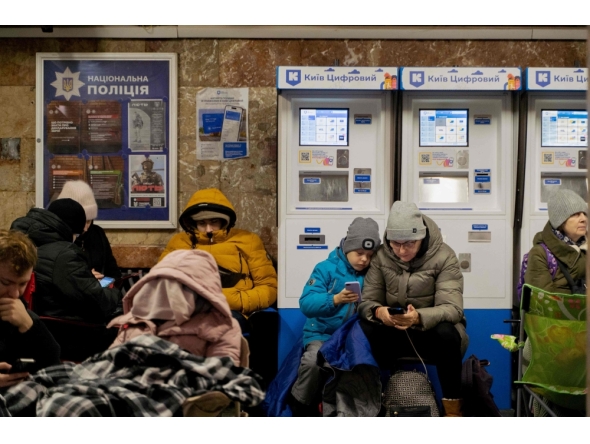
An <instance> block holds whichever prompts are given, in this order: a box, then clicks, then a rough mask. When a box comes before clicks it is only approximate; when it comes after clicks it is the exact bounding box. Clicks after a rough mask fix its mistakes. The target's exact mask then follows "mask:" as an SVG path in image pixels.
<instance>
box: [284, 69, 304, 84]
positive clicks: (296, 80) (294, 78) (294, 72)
mask: <svg viewBox="0 0 590 444" xmlns="http://www.w3.org/2000/svg"><path fill="white" fill-rule="evenodd" d="M286 76H287V83H288V84H289V85H291V86H295V85H299V84H300V83H301V70H300V69H288V70H287V72H286Z"/></svg>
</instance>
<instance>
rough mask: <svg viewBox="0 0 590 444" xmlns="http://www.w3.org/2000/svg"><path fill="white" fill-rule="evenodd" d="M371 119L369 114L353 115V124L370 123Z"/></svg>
mask: <svg viewBox="0 0 590 444" xmlns="http://www.w3.org/2000/svg"><path fill="white" fill-rule="evenodd" d="M372 121H373V119H372V117H371V116H357V115H355V116H354V123H355V125H370V124H371V122H372Z"/></svg>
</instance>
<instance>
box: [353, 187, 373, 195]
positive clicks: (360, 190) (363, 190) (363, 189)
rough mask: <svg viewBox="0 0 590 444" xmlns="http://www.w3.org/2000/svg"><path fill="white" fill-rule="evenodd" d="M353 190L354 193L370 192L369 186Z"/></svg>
mask: <svg viewBox="0 0 590 444" xmlns="http://www.w3.org/2000/svg"><path fill="white" fill-rule="evenodd" d="M354 192H355V193H356V194H371V189H370V188H355V189H354Z"/></svg>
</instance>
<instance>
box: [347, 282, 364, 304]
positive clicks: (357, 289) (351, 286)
mask: <svg viewBox="0 0 590 444" xmlns="http://www.w3.org/2000/svg"><path fill="white" fill-rule="evenodd" d="M344 288H345V289H346V290H348V291H350V292H352V293H354V294H356V295H358V299H357V300H358V302H361V301H362V300H363V298H362V294H361V284H360V283H359V282H357V281H351V282H346V283H345V284H344Z"/></svg>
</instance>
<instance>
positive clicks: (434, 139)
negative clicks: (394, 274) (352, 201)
mask: <svg viewBox="0 0 590 444" xmlns="http://www.w3.org/2000/svg"><path fill="white" fill-rule="evenodd" d="M402 125H403V129H402V133H403V142H402V163H403V165H402V181H401V183H402V193H401V196H402V200H406V201H411V202H415V203H416V204H417V205H418V208H420V210H421V211H422V212H423V213H424V214H426V215H427V216H429V217H430V218H432V219H433V220H434V221H435V222H436V223H437V224H438V225H439V227H440V228H441V232H442V234H443V237H444V239H445V242H446V243H447V244H449V245H450V246H451V247H452V248H453V249H454V250H455V253H457V256H458V259H459V262H460V263H461V264H462V265H463V266H462V268H461V271H462V272H463V277H464V282H465V287H464V303H465V308H508V307H510V306H511V303H512V289H511V286H512V265H511V263H512V211H513V208H514V186H515V174H513V171H514V166H513V165H514V162H513V159H514V152H515V151H514V149H513V147H514V128H513V126H514V123H513V117H512V102H511V93H509V92H503V91H499V92H495V93H492V92H482V91H470V92H463V91H455V92H453V93H448V92H440V91H429V92H426V91H424V92H413V93H410V92H408V93H407V94H406V96H405V97H404V106H403V123H402Z"/></svg>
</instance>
